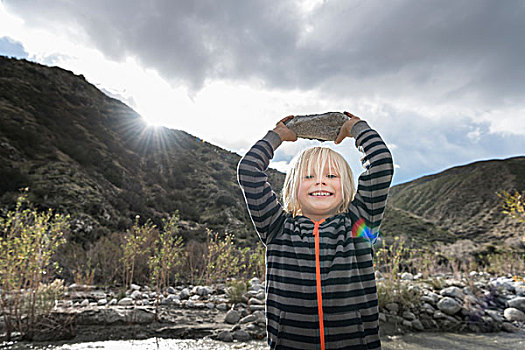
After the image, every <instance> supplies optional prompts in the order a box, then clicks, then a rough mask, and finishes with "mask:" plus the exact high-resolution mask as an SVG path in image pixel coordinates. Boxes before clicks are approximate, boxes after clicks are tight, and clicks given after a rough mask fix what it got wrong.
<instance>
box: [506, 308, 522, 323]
mask: <svg viewBox="0 0 525 350" xmlns="http://www.w3.org/2000/svg"><path fill="white" fill-rule="evenodd" d="M503 316H505V318H506V319H507V320H508V321H511V322H512V321H518V322H524V321H525V313H523V311H521V310H518V309H516V308H513V307H509V308H506V309H505V311H503Z"/></svg>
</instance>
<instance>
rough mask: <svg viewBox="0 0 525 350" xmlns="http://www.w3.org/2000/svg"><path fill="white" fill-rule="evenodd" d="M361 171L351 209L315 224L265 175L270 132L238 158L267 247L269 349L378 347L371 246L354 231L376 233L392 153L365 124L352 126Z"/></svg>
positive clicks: (275, 140)
mask: <svg viewBox="0 0 525 350" xmlns="http://www.w3.org/2000/svg"><path fill="white" fill-rule="evenodd" d="M351 133H352V135H357V137H356V140H355V144H356V146H357V147H358V148H359V150H360V151H362V152H364V157H363V160H362V161H363V166H364V168H365V172H363V173H362V174H361V175H360V176H359V180H358V187H357V192H356V195H355V197H354V199H353V201H352V202H351V203H350V206H349V208H348V211H347V212H345V213H341V214H336V215H333V216H331V217H328V218H326V219H324V220H321V221H319V222H313V221H311V220H310V219H309V218H308V217H306V216H300V215H299V216H295V217H292V215H291V214H289V213H286V212H285V211H284V210H283V208H282V206H281V204H280V203H279V202H278V200H277V196H276V194H275V193H274V192H273V191H272V188H271V187H270V184H269V183H268V181H267V175H266V174H265V171H266V169H267V168H268V164H269V162H270V160H271V159H272V157H273V154H274V151H275V150H276V149H277V147H279V145H280V144H281V142H282V141H281V138H280V137H279V135H278V134H277V133H276V132H274V131H269V132H268V133H267V134H266V136H265V137H264V138H263V139H262V140H260V141H258V142H257V143H256V144H255V145H254V146H253V147H252V148H251V149H250V150H249V151H248V153H247V154H246V155H245V156H244V157H243V158H242V159H241V161H240V162H239V166H238V172H237V175H238V180H239V184H240V185H241V188H242V190H243V193H244V197H245V199H246V203H247V206H248V211H249V213H250V216H251V218H252V221H253V223H254V224H255V228H256V230H257V233H258V235H259V237H260V239H261V240H262V242H263V243H264V244H265V246H266V331H267V336H268V344H269V345H270V348H271V349H297V350H306V349H323V350H324V349H380V348H381V343H380V340H379V321H378V316H379V313H378V302H377V290H376V283H375V277H374V267H373V261H372V256H373V250H372V246H371V244H370V243H369V241H368V240H366V239H365V238H362V236H357V235H356V234H355V233H356V229H357V228H358V227H359V226H361V228H362V226H363V223H364V224H366V226H367V227H368V229H370V230H372V231H373V232H378V230H379V225H380V223H381V219H382V217H383V212H384V209H385V205H386V201H387V195H388V189H389V187H390V182H391V180H392V175H393V164H392V156H391V154H390V151H389V150H388V148H387V147H386V145H385V143H384V142H383V140H382V139H381V137H380V136H379V134H378V133H377V132H376V131H375V130H373V129H371V128H370V127H369V126H368V124H367V123H366V122H365V121H359V122H357V123H356V124H354V126H353V128H352V132H351Z"/></svg>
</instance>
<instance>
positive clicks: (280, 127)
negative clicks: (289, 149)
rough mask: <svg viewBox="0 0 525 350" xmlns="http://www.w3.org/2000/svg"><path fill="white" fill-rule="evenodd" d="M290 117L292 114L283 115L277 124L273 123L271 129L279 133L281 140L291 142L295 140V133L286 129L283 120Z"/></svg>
mask: <svg viewBox="0 0 525 350" xmlns="http://www.w3.org/2000/svg"><path fill="white" fill-rule="evenodd" d="M292 118H293V115H289V116H287V117H284V118H283V119H281V120H280V121H279V122H278V123H277V125H275V128H274V129H273V131H275V132H276V133H278V134H279V136H280V137H281V140H283V141H292V142H293V141H297V134H296V133H295V132H294V131H292V130H290V129H288V127H287V126H286V125H284V122H286V121H288V120H290V119H292Z"/></svg>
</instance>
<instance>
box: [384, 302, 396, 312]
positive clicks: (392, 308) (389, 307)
mask: <svg viewBox="0 0 525 350" xmlns="http://www.w3.org/2000/svg"><path fill="white" fill-rule="evenodd" d="M385 308H386V309H387V310H388V311H390V313H391V314H393V315H397V312H398V311H399V305H398V304H397V303H388V304H386V305H385Z"/></svg>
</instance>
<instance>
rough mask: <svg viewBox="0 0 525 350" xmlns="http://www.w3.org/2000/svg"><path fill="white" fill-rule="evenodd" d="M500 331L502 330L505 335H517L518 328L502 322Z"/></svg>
mask: <svg viewBox="0 0 525 350" xmlns="http://www.w3.org/2000/svg"><path fill="white" fill-rule="evenodd" d="M501 329H503V330H504V331H505V332H507V333H517V332H519V331H520V329H519V328H518V327H516V326H515V325H513V324H512V323H510V322H503V323H502V325H501Z"/></svg>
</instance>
